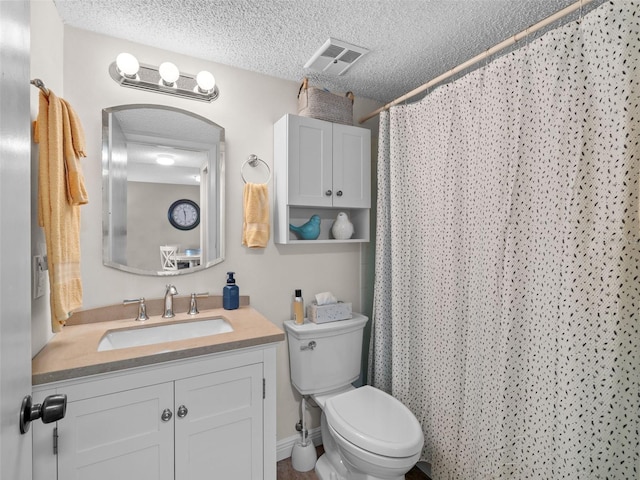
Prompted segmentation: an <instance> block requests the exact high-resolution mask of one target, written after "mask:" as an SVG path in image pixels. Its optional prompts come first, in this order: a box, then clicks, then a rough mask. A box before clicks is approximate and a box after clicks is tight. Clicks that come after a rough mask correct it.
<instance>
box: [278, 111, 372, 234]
mask: <svg viewBox="0 0 640 480" xmlns="http://www.w3.org/2000/svg"><path fill="white" fill-rule="evenodd" d="M274 164H275V190H276V212H275V215H274V217H275V218H274V221H275V228H274V230H275V233H274V238H275V242H276V243H298V242H304V243H309V242H316V243H317V242H367V241H369V212H370V208H371V132H370V131H369V130H368V129H366V128H360V127H353V126H349V125H341V124H336V123H331V122H325V121H323V120H317V119H314V118H308V117H300V116H296V115H285V116H284V117H282V118H281V119H280V120H278V122H276V124H275V125H274ZM341 211H344V212H346V213H347V214H348V215H349V218H350V220H351V222H352V223H353V224H354V227H355V233H354V235H353V237H352V239H350V240H335V239H332V238H331V235H330V229H331V225H332V224H333V220H335V217H336V215H337V214H338V213H339V212H341ZM313 214H317V215H319V216H320V218H321V233H320V237H319V238H318V240H297V237H296V236H295V235H294V234H293V233H292V232H290V231H289V224H290V223H291V224H294V225H301V224H303V223H305V222H306V221H307V220H309V218H310V217H311V215H313Z"/></svg>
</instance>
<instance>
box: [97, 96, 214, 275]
mask: <svg viewBox="0 0 640 480" xmlns="http://www.w3.org/2000/svg"><path fill="white" fill-rule="evenodd" d="M134 108H151V109H158V110H169V111H172V112H175V113H180V114H183V115H188V116H190V117H193V118H196V119H198V120H201V121H203V122H206V123H208V124H210V125H211V126H212V127H215V128H218V129H220V144H219V149H218V150H219V155H218V159H217V160H218V161H217V163H216V165H215V170H216V179H217V183H218V185H217V186H218V188H217V195H215V197H213V198H215V199H216V200H217V204H218V216H217V218H218V225H217V226H216V235H217V238H218V246H219V248H218V251H219V255H218V257H216V258H214V259H207V261H206V262H202V261H201V263H200V265H198V266H196V267H189V268H184V269H180V270H175V271H173V270H144V269H141V268H137V267H131V266H128V265H123V264H121V263H117V262H114V261H112V260H111V258H110V245H111V242H112V238H111V231H110V228H109V223H110V222H109V216H110V214H111V212H110V211H109V195H110V191H109V159H110V152H109V130H110V115H111V114H112V113H116V112H119V111H122V110H131V109H134ZM210 167H211V165H210ZM211 199H212V198H210V199H209V200H211ZM224 199H225V130H224V127H222V126H220V125H218V124H217V123H215V122H212V121H211V120H209V119H208V118H205V117H203V116H201V115H197V114H195V113H192V112H189V111H187V110H183V109H181V108H175V107H170V106H166V105H156V104H127V105H117V106H115V107H107V108H103V109H102V263H103V265H105V266H107V267H111V268H115V269H117V270H121V271H123V272H128V273H134V274H137V275H147V276H157V277H167V276H175V275H186V274H189V273H196V272H201V271H203V270H206V269H207V268H210V267H212V266H214V265H217V264H219V263H221V262H223V261H224V256H225V228H226V222H225V203H224ZM201 224H202V222H201ZM200 247H201V248H203V246H202V245H201V246H200ZM203 251H205V254H206V255H208V253H206V250H205V249H204V248H203ZM159 258H160V257H158V261H160V260H159Z"/></svg>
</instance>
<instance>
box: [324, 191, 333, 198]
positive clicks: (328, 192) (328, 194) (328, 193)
mask: <svg viewBox="0 0 640 480" xmlns="http://www.w3.org/2000/svg"><path fill="white" fill-rule="evenodd" d="M332 193H333V192H332V191H331V190H327V191H326V192H324V194H325V195H326V196H327V197H330V196H331V194H332Z"/></svg>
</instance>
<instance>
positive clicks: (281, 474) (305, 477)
mask: <svg viewBox="0 0 640 480" xmlns="http://www.w3.org/2000/svg"><path fill="white" fill-rule="evenodd" d="M317 450H318V456H320V455H322V453H323V452H324V450H323V448H322V445H320V446H318V448H317ZM405 477H406V480H429V477H427V476H426V475H425V474H424V473H422V471H420V469H418V468H417V467H414V468H412V469H411V470H410V471H409V473H407V474H406V476H405ZM278 480H318V477H317V476H316V474H315V472H314V471H313V470H311V471H309V472H296V471H295V470H294V469H293V467H292V466H291V458H286V459H284V460H281V461H279V462H278Z"/></svg>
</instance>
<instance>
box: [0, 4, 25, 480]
mask: <svg viewBox="0 0 640 480" xmlns="http://www.w3.org/2000/svg"><path fill="white" fill-rule="evenodd" d="M29 34H30V31H29V2H28V1H27V0H21V1H16V2H1V1H0V68H1V69H2V72H1V75H0V159H2V160H1V161H0V266H1V268H0V478H2V479H5V478H6V479H7V480H8V479H11V480H30V479H31V434H30V433H31V432H28V433H27V434H25V435H21V434H20V429H19V412H20V405H21V403H22V398H23V397H24V396H25V395H28V394H30V393H31V324H30V322H31V300H30V298H31V283H30V273H29V272H30V235H31V233H30V231H31V230H30V229H31V223H30V219H31V211H30V163H31V160H30V158H31V157H30V149H31V138H30V118H29V95H30V93H29V89H30V88H31V87H30V85H29Z"/></svg>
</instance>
